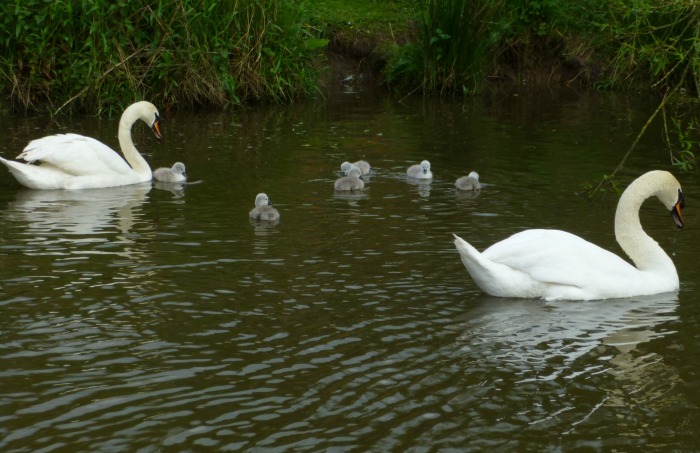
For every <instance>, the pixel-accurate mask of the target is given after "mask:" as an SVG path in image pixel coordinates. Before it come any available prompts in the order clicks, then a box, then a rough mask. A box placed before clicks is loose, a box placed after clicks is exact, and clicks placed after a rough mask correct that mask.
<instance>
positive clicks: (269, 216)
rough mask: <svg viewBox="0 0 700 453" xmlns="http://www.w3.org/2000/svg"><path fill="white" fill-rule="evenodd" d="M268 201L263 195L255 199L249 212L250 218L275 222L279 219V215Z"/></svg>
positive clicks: (260, 194)
mask: <svg viewBox="0 0 700 453" xmlns="http://www.w3.org/2000/svg"><path fill="white" fill-rule="evenodd" d="M271 205H272V203H270V199H269V198H268V197H267V195H265V194H264V193H259V194H258V195H257V196H256V197H255V207H254V208H253V209H252V210H251V211H250V218H251V219H254V220H268V221H276V220H279V219H280V213H279V212H277V209H275V208H273V207H272V206H271Z"/></svg>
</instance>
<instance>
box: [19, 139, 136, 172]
mask: <svg viewBox="0 0 700 453" xmlns="http://www.w3.org/2000/svg"><path fill="white" fill-rule="evenodd" d="M17 158H18V159H23V160H26V161H28V162H37V161H40V162H45V163H47V164H50V165H52V166H53V167H55V168H57V169H61V170H62V171H64V172H65V173H67V174H70V175H75V176H95V175H99V174H111V175H113V174H114V173H124V174H126V173H129V172H131V171H132V170H131V167H130V166H129V164H127V163H126V161H125V160H124V159H123V158H122V157H121V156H120V155H119V154H117V153H116V152H115V151H113V150H112V149H111V148H110V147H108V146H107V145H105V144H104V143H102V142H100V141H97V140H95V139H93V138H90V137H85V136H83V135H78V134H58V135H49V136H47V137H43V138H39V139H36V140H32V141H31V142H29V144H28V145H27V146H26V148H24V150H23V151H22V153H21V154H20V155H19V156H17Z"/></svg>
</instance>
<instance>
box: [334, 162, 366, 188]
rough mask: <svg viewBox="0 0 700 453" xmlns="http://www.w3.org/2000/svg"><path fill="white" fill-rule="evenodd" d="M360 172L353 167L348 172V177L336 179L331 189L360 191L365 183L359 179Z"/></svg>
mask: <svg viewBox="0 0 700 453" xmlns="http://www.w3.org/2000/svg"><path fill="white" fill-rule="evenodd" d="M361 173H362V172H361V171H360V169H359V168H357V167H355V166H354V165H353V166H352V167H350V170H348V175H347V176H343V177H342V178H338V179H336V181H335V183H334V184H333V187H335V190H338V191H352V190H361V189H364V187H365V182H364V181H363V180H362V179H361V176H362V175H361Z"/></svg>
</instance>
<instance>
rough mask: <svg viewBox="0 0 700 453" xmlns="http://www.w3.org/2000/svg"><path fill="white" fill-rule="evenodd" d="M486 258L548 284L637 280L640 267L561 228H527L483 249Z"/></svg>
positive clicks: (613, 283)
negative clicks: (560, 229)
mask: <svg viewBox="0 0 700 453" xmlns="http://www.w3.org/2000/svg"><path fill="white" fill-rule="evenodd" d="M483 256H484V258H486V259H489V260H491V261H495V262H498V263H502V264H505V265H506V266H508V267H510V268H513V269H517V270H520V271H522V272H524V273H526V274H528V275H530V276H531V277H532V278H533V279H535V280H537V281H539V282H542V283H545V284H548V285H565V286H575V287H578V288H585V287H587V286H590V285H591V284H593V285H594V286H600V287H607V286H608V285H606V284H603V285H601V283H602V282H604V281H605V282H610V284H612V286H617V285H619V284H620V283H621V281H624V280H626V281H628V282H629V281H630V279H631V280H637V279H638V278H639V276H640V271H639V270H638V269H637V268H635V267H634V266H632V265H631V264H629V263H628V262H627V261H625V260H623V259H622V258H620V257H619V256H617V255H615V254H614V253H612V252H609V251H607V250H605V249H603V248H601V247H599V246H597V245H595V244H593V243H591V242H588V241H586V240H584V239H582V238H580V237H578V236H576V235H573V234H571V233H567V232H565V231H559V230H526V231H523V232H520V233H517V234H514V235H513V236H511V237H509V238H508V239H505V240H503V241H501V242H498V243H496V244H494V245H492V246H491V247H489V248H488V249H487V250H485V251H484V252H483Z"/></svg>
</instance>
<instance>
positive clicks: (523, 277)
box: [455, 170, 685, 300]
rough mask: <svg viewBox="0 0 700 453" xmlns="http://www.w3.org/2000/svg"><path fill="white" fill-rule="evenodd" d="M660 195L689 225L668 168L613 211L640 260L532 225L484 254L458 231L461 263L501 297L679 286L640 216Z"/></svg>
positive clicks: (577, 296) (633, 188)
mask: <svg viewBox="0 0 700 453" xmlns="http://www.w3.org/2000/svg"><path fill="white" fill-rule="evenodd" d="M651 196H656V197H657V198H658V199H659V200H660V201H661V203H663V204H664V206H666V208H667V209H669V210H670V211H671V215H672V217H673V220H674V222H675V223H676V226H677V227H678V228H683V217H682V214H681V209H682V208H683V207H684V204H685V202H684V199H683V193H682V192H681V186H680V184H679V183H678V181H677V180H676V178H674V177H673V175H671V174H670V173H668V172H666V171H660V170H655V171H650V172H648V173H645V174H644V175H642V176H640V177H639V178H637V179H636V180H634V181H633V182H632V183H631V184H630V185H629V187H627V189H626V190H625V191H624V193H623V194H622V196H621V197H620V201H619V203H618V205H617V211H616V212H615V238H616V239H617V242H618V243H619V244H620V246H621V247H622V250H624V251H625V253H626V254H627V255H628V256H629V257H630V258H631V259H632V261H633V262H634V264H635V265H636V267H635V266H632V265H631V264H629V263H628V262H627V261H625V260H623V259H622V258H620V257H619V256H617V255H615V254H613V253H611V252H609V251H607V250H604V249H602V248H600V247H598V246H597V245H595V244H592V243H590V242H588V241H585V240H583V239H581V238H580V237H578V236H574V235H573V234H570V233H566V232H564V231H557V230H526V231H523V232H520V233H516V234H514V235H513V236H511V237H509V238H508V239H505V240H503V241H501V242H498V243H496V244H494V245H492V246H491V247H489V248H488V249H486V250H485V251H484V252H483V253H479V252H478V251H477V250H476V249H475V248H474V247H472V246H471V245H470V244H469V243H467V242H466V241H464V240H463V239H461V238H459V237H458V236H456V235H455V245H456V246H457V250H458V251H459V255H460V257H461V258H462V262H463V263H464V265H465V266H466V268H467V271H469V274H471V276H472V278H473V279H474V281H475V282H476V284H477V285H478V286H479V288H481V289H482V290H483V291H484V292H486V293H488V294H490V295H492V296H499V297H529V298H543V299H547V300H556V299H569V300H591V299H608V298H617V297H633V296H642V295H651V294H659V293H664V292H671V291H677V290H678V286H679V285H678V273H677V272H676V267H675V266H674V265H673V261H671V258H669V256H668V255H667V254H666V253H665V252H664V251H663V249H662V248H661V247H660V246H659V244H657V243H656V241H654V240H653V239H652V238H651V237H649V236H648V235H647V234H646V233H645V232H644V230H642V225H641V223H640V222H639V208H640V207H641V205H642V203H643V202H644V200H646V199H647V198H649V197H651Z"/></svg>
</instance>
